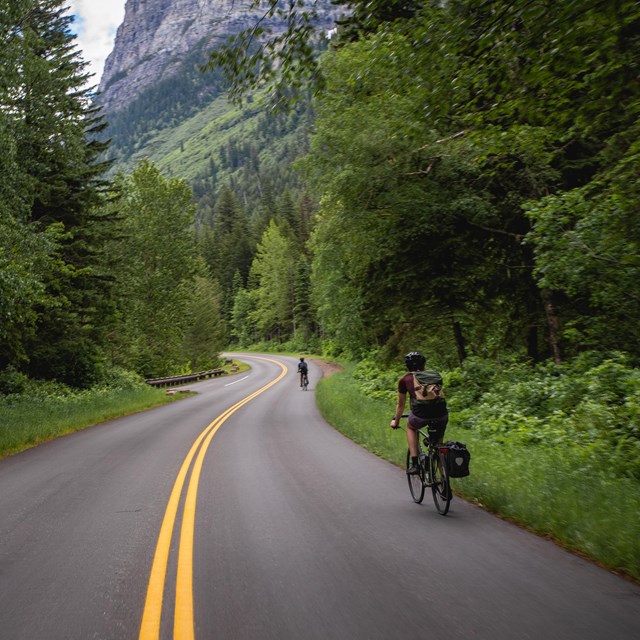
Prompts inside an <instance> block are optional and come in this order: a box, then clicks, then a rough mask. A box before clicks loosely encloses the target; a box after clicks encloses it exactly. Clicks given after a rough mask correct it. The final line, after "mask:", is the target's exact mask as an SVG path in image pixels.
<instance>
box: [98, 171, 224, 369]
mask: <svg viewBox="0 0 640 640" xmlns="http://www.w3.org/2000/svg"><path fill="white" fill-rule="evenodd" d="M117 186H118V189H119V192H120V198H119V199H118V200H117V201H116V202H114V203H113V205H112V206H116V207H117V208H118V211H119V213H120V216H121V218H120V222H119V227H120V229H119V231H120V233H119V235H118V238H117V239H114V241H113V243H112V245H111V247H110V251H109V255H110V260H111V262H110V264H109V270H110V272H111V273H113V274H114V275H113V277H114V279H115V281H116V294H115V295H114V300H113V302H114V305H115V306H116V308H117V310H118V316H119V320H118V321H117V323H116V324H114V326H113V329H112V333H111V336H110V342H111V347H112V350H111V360H112V362H113V363H114V364H119V365H121V366H124V367H126V368H131V369H133V370H134V371H137V372H139V373H141V374H142V375H144V376H145V377H155V376H161V375H169V374H171V373H173V372H174V371H175V370H176V369H178V368H179V367H180V366H181V364H182V363H183V362H184V361H185V360H186V359H191V358H193V357H194V354H193V351H192V347H193V345H194V342H198V341H200V340H202V339H204V340H205V341H206V342H207V344H208V345H209V346H212V344H213V342H217V341H218V339H219V334H220V331H222V329H221V326H220V325H219V322H221V320H220V319H219V317H218V320H219V322H216V316H215V315H214V316H212V317H211V318H210V320H211V325H209V326H210V327H211V328H210V329H209V331H207V329H206V328H205V327H203V326H202V309H201V308H199V307H200V305H204V306H205V307H207V308H209V309H210V310H213V306H214V305H216V304H217V303H216V298H215V293H214V290H213V289H212V288H209V287H213V285H206V284H205V283H204V281H203V280H194V278H195V277H196V276H197V275H198V272H199V270H200V271H201V270H202V265H201V263H200V261H199V260H198V258H197V250H196V247H197V245H196V240H195V234H194V230H193V222H194V219H195V207H194V206H193V204H192V198H191V191H190V189H189V188H188V186H187V185H186V183H185V182H184V181H183V180H179V179H176V178H173V179H166V178H165V177H163V176H162V175H161V174H160V172H159V170H158V169H157V168H156V167H155V166H154V165H152V164H151V163H149V162H142V163H141V164H140V166H139V167H138V168H137V169H136V170H135V171H134V172H133V174H132V175H131V176H119V178H118V180H117ZM194 288H195V289H196V295H195V296H193V295H192V290H193V289H194ZM187 332H189V333H188V338H187V344H188V345H189V348H188V352H189V353H188V356H187V355H186V354H185V335H186V334H187ZM212 356H213V354H211V353H209V354H208V355H207V354H203V355H202V357H205V358H206V357H212Z"/></svg>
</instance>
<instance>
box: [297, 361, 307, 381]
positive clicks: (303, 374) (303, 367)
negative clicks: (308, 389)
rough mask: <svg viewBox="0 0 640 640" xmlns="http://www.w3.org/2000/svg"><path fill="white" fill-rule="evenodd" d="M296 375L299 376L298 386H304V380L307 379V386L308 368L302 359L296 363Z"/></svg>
mask: <svg viewBox="0 0 640 640" xmlns="http://www.w3.org/2000/svg"><path fill="white" fill-rule="evenodd" d="M298 373H299V374H300V386H301V387H303V386H304V382H305V378H306V379H307V384H309V377H308V373H309V367H308V366H307V363H306V362H305V361H304V358H300V362H298Z"/></svg>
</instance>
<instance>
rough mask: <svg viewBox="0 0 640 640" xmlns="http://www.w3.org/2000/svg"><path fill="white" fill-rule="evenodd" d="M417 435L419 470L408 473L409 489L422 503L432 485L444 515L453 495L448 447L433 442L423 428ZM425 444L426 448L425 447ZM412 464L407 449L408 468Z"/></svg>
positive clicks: (436, 500)
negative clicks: (448, 465)
mask: <svg viewBox="0 0 640 640" xmlns="http://www.w3.org/2000/svg"><path fill="white" fill-rule="evenodd" d="M402 417H403V418H404V417H406V416H402ZM407 428H409V427H407ZM417 435H418V465H419V467H418V469H419V472H418V474H411V475H410V474H407V481H408V482H409V490H410V491H411V496H412V498H413V501H414V502H416V503H417V504H420V503H421V502H422V500H423V499H424V492H425V489H426V488H427V487H430V488H431V492H432V494H433V502H434V504H435V506H436V509H437V510H438V513H440V514H441V515H443V516H444V515H446V514H447V512H448V511H449V506H450V504H451V497H452V493H451V485H450V483H449V472H448V469H447V463H446V459H445V455H446V454H447V453H448V449H447V447H446V445H444V444H440V443H437V444H434V443H432V442H431V440H430V439H429V433H428V432H426V431H424V430H423V429H417ZM423 444H424V446H425V447H426V450H425V449H424V448H423ZM410 464H411V453H410V452H409V451H408V450H407V468H408V467H409V465H410Z"/></svg>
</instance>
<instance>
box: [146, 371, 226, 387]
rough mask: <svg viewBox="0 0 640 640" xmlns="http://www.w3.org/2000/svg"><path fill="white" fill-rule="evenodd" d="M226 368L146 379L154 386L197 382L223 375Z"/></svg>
mask: <svg viewBox="0 0 640 640" xmlns="http://www.w3.org/2000/svg"><path fill="white" fill-rule="evenodd" d="M225 373H226V371H225V370H224V369H210V370H209V371H199V372H198V373H187V374H185V375H183V376H171V377H169V378H151V379H149V380H145V382H146V383H147V384H150V385H151V386H152V387H168V386H171V385H172V384H184V383H186V382H195V381H196V380H203V379H205V378H213V377H215V376H221V375H223V374H225Z"/></svg>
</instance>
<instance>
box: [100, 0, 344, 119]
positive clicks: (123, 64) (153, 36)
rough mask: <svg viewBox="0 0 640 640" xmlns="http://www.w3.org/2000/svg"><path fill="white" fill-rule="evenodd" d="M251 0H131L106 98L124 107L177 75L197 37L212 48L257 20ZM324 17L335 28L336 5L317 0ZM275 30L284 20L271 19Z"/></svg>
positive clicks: (109, 66) (113, 106)
mask: <svg viewBox="0 0 640 640" xmlns="http://www.w3.org/2000/svg"><path fill="white" fill-rule="evenodd" d="M249 5H250V0H127V3H126V6H125V17H124V21H123V23H122V24H121V25H120V27H119V28H118V32H117V35H116V40H115V45H114V49H113V51H112V52H111V54H110V55H109V57H108V58H107V61H106V64H105V68H104V73H103V75H102V79H101V81H100V86H99V92H100V98H99V101H100V103H101V104H102V105H103V106H104V107H105V108H106V109H107V110H108V111H112V112H113V111H118V110H119V109H121V108H122V107H124V106H126V105H127V104H129V103H130V102H131V101H132V100H133V99H134V98H136V97H137V96H138V95H139V94H140V93H141V91H143V90H144V89H145V88H147V87H149V86H151V85H153V84H154V83H156V82H157V81H158V80H161V79H165V78H168V77H171V75H173V74H175V73H176V72H177V70H178V69H179V67H180V62H181V60H182V59H183V58H184V57H185V55H186V54H187V52H188V51H189V50H190V48H191V47H193V46H194V45H195V44H196V43H198V42H200V41H201V40H203V39H206V40H207V41H208V43H210V46H211V48H213V47H215V46H216V44H220V43H221V42H222V41H224V40H225V39H226V38H227V37H228V35H229V34H231V33H237V32H238V31H240V30H242V29H244V28H246V27H248V26H251V25H253V24H255V22H256V19H257V17H258V16H259V15H261V12H256V11H255V10H254V11H253V13H249V12H248V7H249ZM316 6H317V8H318V9H319V11H318V13H319V19H320V23H321V24H322V25H323V26H326V27H327V28H330V27H331V26H332V24H333V22H334V20H335V18H336V17H337V14H338V12H337V11H336V9H335V7H333V6H332V5H331V4H330V1H329V0H326V2H318V3H316ZM265 26H270V27H271V28H273V30H274V31H277V30H278V29H281V28H282V26H281V25H279V24H278V23H277V22H272V23H270V24H266V25H265Z"/></svg>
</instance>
